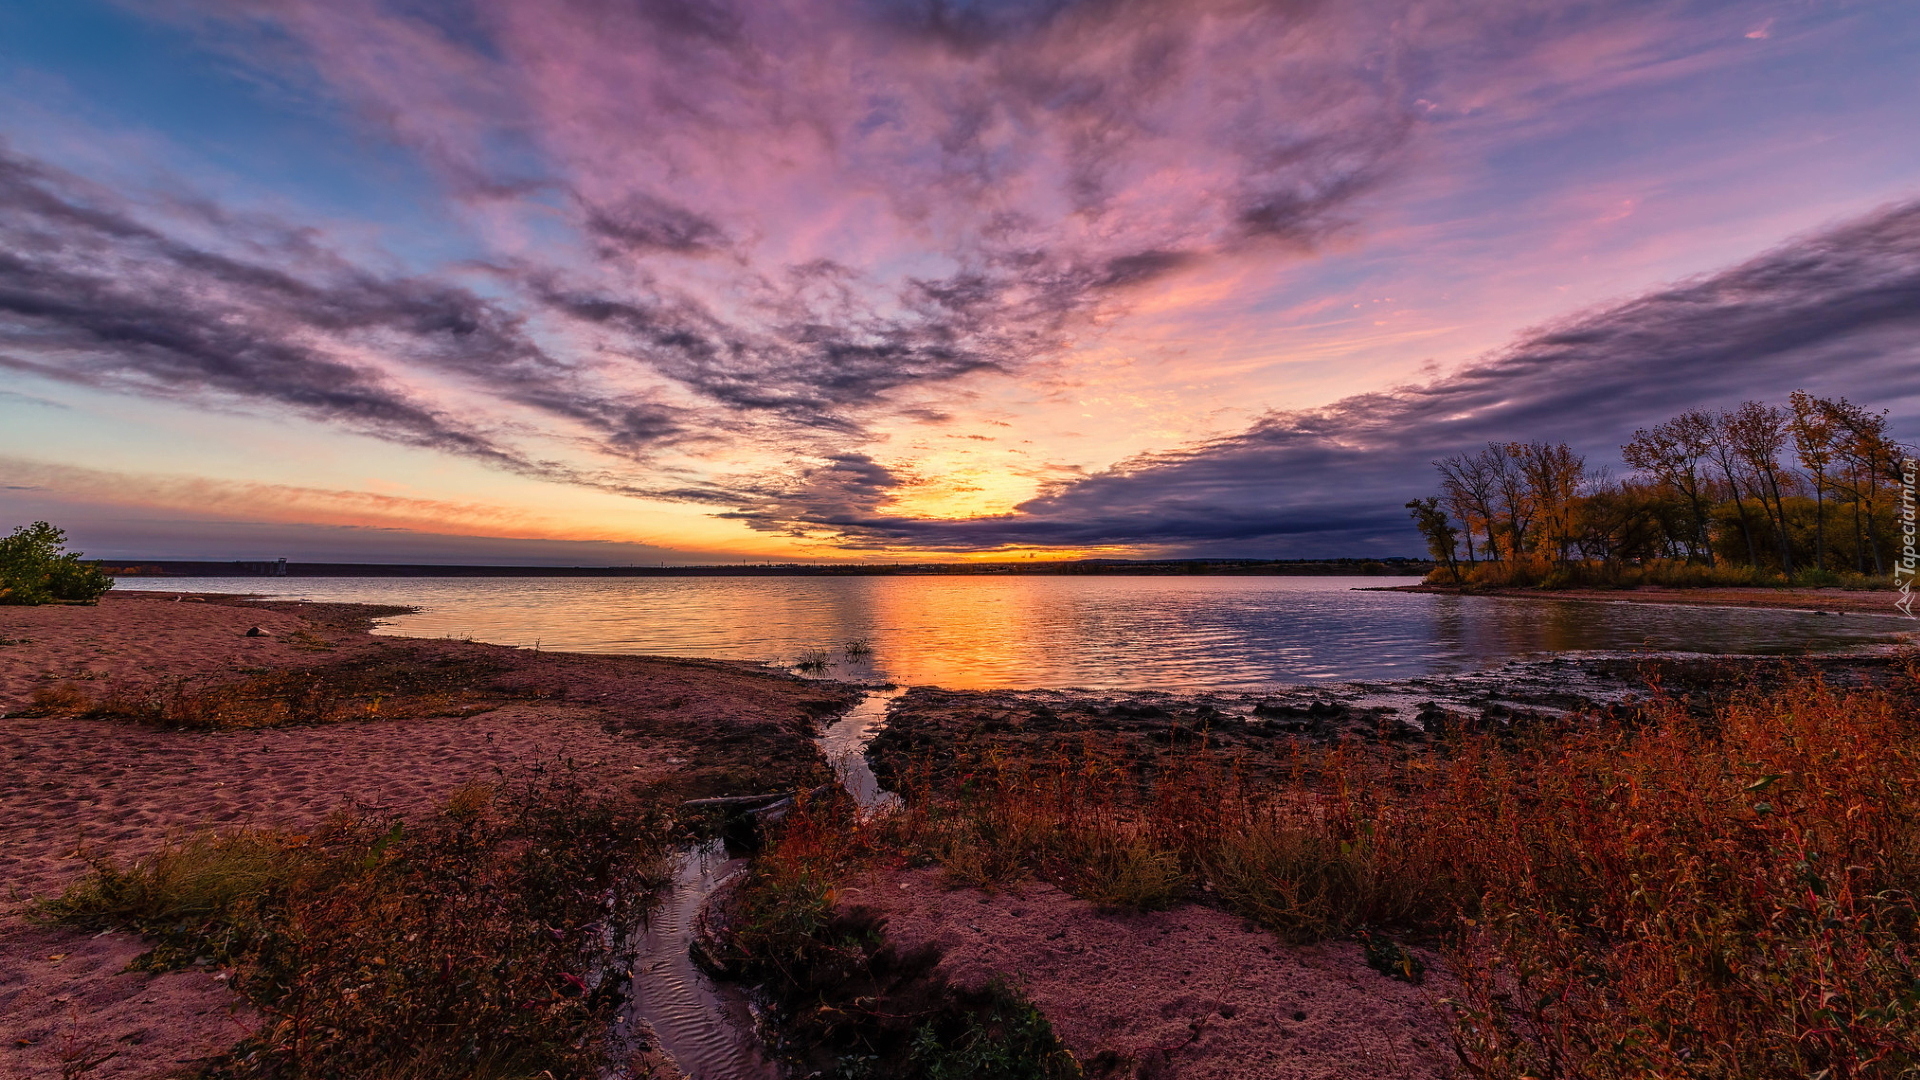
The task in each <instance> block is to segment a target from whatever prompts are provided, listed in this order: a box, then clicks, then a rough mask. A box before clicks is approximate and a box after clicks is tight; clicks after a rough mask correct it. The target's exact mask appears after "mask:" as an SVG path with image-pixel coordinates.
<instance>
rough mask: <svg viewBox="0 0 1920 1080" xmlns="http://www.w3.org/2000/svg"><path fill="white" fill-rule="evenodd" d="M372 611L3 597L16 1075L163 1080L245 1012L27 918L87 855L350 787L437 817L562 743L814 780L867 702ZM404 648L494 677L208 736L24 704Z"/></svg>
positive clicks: (687, 780) (4, 936)
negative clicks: (395, 629)
mask: <svg viewBox="0 0 1920 1080" xmlns="http://www.w3.org/2000/svg"><path fill="white" fill-rule="evenodd" d="M365 622H366V620H365V618H364V617H363V616H361V615H359V614H356V613H355V612H354V611H353V610H352V609H350V608H345V607H339V606H332V605H297V604H266V605H262V604H239V603H237V602H234V601H230V600H225V599H220V598H208V599H194V598H190V597H189V598H182V599H178V600H176V599H175V598H174V597H173V596H170V595H164V594H160V595H156V594H119V595H109V596H108V597H106V598H105V599H104V600H103V601H102V602H101V604H100V605H99V606H97V607H80V606H49V607H34V608H24V607H10V608H0V639H5V641H6V642H7V644H5V645H0V747H4V750H0V753H4V765H3V766H0V882H4V885H0V1032H4V1034H5V1040H6V1041H5V1044H4V1045H3V1046H0V1076H7V1077H23V1078H24V1077H37V1076H60V1075H63V1074H62V1069H63V1068H67V1069H71V1068H73V1067H74V1063H75V1062H88V1061H92V1062H95V1064H93V1065H92V1066H90V1067H89V1068H88V1069H87V1070H86V1071H85V1075H88V1076H94V1077H102V1078H109V1077H128V1078H134V1077H146V1076H155V1075H160V1074H163V1073H166V1072H169V1071H172V1070H176V1069H180V1068H183V1067H185V1066H187V1065H189V1064H190V1063H192V1062H193V1061H196V1060H199V1059H202V1058H205V1057H207V1056H209V1055H211V1054H214V1053H217V1052H219V1051H222V1050H224V1049H226V1048H227V1047H229V1046H231V1045H232V1044H234V1043H236V1042H237V1041H239V1039H240V1038H242V1037H244V1035H245V1034H246V1033H247V1031H248V1030H249V1014H248V1011H247V1009H246V1007H245V1004H244V1002H243V1001H242V1000H241V999H240V998H239V996H238V995H236V994H233V993H231V992H229V991H228V990H227V989H226V988H225V985H224V982H225V979H224V976H223V975H222V974H221V973H218V972H209V971H207V970H204V969H196V970H188V971H180V972H172V973H166V974H161V975H152V976H150V975H146V974H140V973H128V972H126V971H125V970H124V969H125V968H126V965H127V962H128V961H129V960H131V959H132V958H133V957H134V956H136V955H138V954H139V953H141V952H142V951H144V948H145V946H143V945H142V944H141V943H140V941H139V939H138V938H137V937H134V936H132V935H126V934H117V933H116V934H105V935H98V936H96V935H88V934H81V933H75V932H72V931H67V930H60V929H50V928H45V927H38V926H33V925H30V924H29V923H28V922H27V921H26V919H25V918H24V915H25V910H26V908H27V906H28V904H29V903H30V901H31V900H32V899H33V898H36V897H41V898H44V897H49V896H53V895H56V894H58V893H59V891H60V890H61V889H63V888H65V887H66V886H67V885H70V884H72V883H73V882H74V881H76V880H78V879H79V878H80V877H81V876H82V875H84V874H85V873H86V871H87V870H88V868H89V866H90V864H91V861H92V860H96V859H114V860H119V861H122V862H124V861H126V860H129V859H133V858H137V857H139V856H141V855H143V854H146V853H148V852H151V851H153V850H155V849H156V848H157V847H159V846H160V845H161V844H163V843H165V842H166V841H167V840H168V839H170V838H176V837H181V836H185V835H188V834H191V833H194V832H196V831H201V830H206V829H213V828H223V827H234V826H243V825H244V826H257V827H275V828H293V829H299V828H304V827H306V826H309V825H311V824H313V823H315V822H317V821H319V820H321V819H322V818H324V817H325V816H326V815H327V814H328V813H329V812H331V811H333V810H334V809H336V808H339V807H341V806H344V805H354V806H358V807H363V808H369V809H378V810H392V811H397V812H401V813H414V812H419V811H422V810H425V809H427V808H429V807H431V806H433V805H435V804H436V803H438V802H439V801H440V800H442V799H444V798H445V797H446V796H447V795H448V794H449V793H450V792H452V791H454V790H455V789H457V788H459V787H461V786H463V785H465V784H468V783H470V782H474V781H483V782H484V781H489V780H497V779H499V778H501V777H503V776H508V777H510V776H512V775H513V774H514V773H515V772H516V771H517V770H522V769H525V768H527V767H529V766H532V765H534V764H536V763H543V762H553V761H557V760H561V759H570V760H572V761H573V762H575V763H576V764H578V765H579V766H580V767H581V768H582V769H583V770H584V771H586V772H587V773H588V774H590V775H591V776H592V777H594V778H595V779H597V781H598V782H600V783H605V784H644V783H656V782H672V783H674V784H676V785H678V786H681V787H682V788H683V789H684V790H685V791H686V792H687V793H688V794H692V795H704V794H714V793H721V791H722V789H725V788H727V787H728V786H729V785H730V784H731V783H732V782H734V780H735V778H738V781H739V782H740V783H743V784H750V783H754V782H766V783H769V784H773V783H777V782H778V781H779V780H780V779H782V778H783V777H784V778H786V779H788V780H789V781H792V780H795V779H803V780H807V781H816V780H818V779H820V778H821V777H822V776H823V775H824V774H823V773H822V772H821V771H820V770H821V766H820V765H819V763H818V761H817V758H816V755H815V754H814V751H813V747H812V743H811V741H810V738H811V734H812V731H813V727H814V723H815V719H816V718H817V717H818V716H820V715H824V714H826V713H829V712H831V711H833V710H835V709H838V708H843V707H844V706H845V704H846V702H847V701H848V700H849V698H848V696H847V695H845V694H844V693H841V692H838V691H835V690H833V689H831V688H828V687H823V686H819V685H816V684H808V683H802V682H800V681H798V680H794V679H791V678H781V677H776V676H774V675H771V674H763V673H759V672H756V671H753V670H751V669H750V668H749V667H747V666H744V665H731V664H719V663H710V662H699V661H685V662H683V661H673V660H656V659H645V658H632V657H574V656H554V655H546V654H537V653H531V652H525V651H520V650H512V649H503V648H498V647H495V646H487V645H477V644H472V643H463V642H415V641H406V640H395V639H389V638H378V637H374V636H372V635H369V634H367V633H365V630H364V626H365ZM256 627H258V628H259V629H260V630H261V631H262V632H263V633H262V634H261V635H260V636H248V631H249V630H251V629H253V628H256ZM395 650H400V651H402V652H403V654H404V658H405V659H406V660H409V661H413V662H418V663H430V662H433V661H435V660H446V659H449V658H452V657H475V656H477V657H478V658H480V659H482V660H485V661H487V662H489V663H492V664H495V665H497V666H498V668H499V674H498V675H497V677H496V678H495V680H494V684H493V685H492V686H491V687H488V688H486V689H485V690H484V691H483V692H482V693H481V694H480V695H479V696H480V700H477V701H474V702H468V703H466V704H465V707H464V708H463V709H462V710H461V711H462V712H465V713H467V714H468V715H464V716H455V717H439V718H436V717H425V718H413V719H398V720H380V719H374V720H367V721H352V722H346V723H336V724H325V725H308V726H292V727H280V728H270V729H261V730H251V731H235V732H194V731H167V730H159V729H155V728H151V727H146V726H142V725H139V724H135V723H130V722H127V721H124V720H116V719H80V718H72V717H58V716H31V715H27V716H23V715H19V714H20V713H21V712H23V711H29V712H31V711H38V710H34V708H33V697H34V694H35V692H36V691H39V690H43V689H47V688H55V689H59V688H73V689H77V690H79V691H80V692H82V693H86V692H89V691H91V692H96V693H99V692H105V691H106V690H107V689H108V688H112V689H114V690H116V691H120V692H126V691H128V690H129V689H136V690H137V689H140V688H149V689H151V688H156V687H163V686H165V685H167V684H169V683H171V682H173V681H177V680H179V679H182V678H184V677H188V676H195V677H203V678H208V679H218V678H238V677H244V676H246V675H247V674H248V673H252V672H258V671H260V670H261V669H263V668H267V669H271V668H287V667H299V666H301V665H307V666H311V665H314V664H316V663H318V662H326V663H341V662H348V661H352V660H355V659H364V658H367V657H370V656H379V655H383V654H387V653H391V652H393V651H395ZM488 698H492V699H495V700H487V699H488ZM530 698H531V699H533V700H528V699H530ZM542 698H545V699H546V700H541V699H542ZM475 710H477V711H475Z"/></svg>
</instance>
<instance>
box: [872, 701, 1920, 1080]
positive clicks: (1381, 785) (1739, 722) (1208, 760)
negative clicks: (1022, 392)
mask: <svg viewBox="0 0 1920 1080" xmlns="http://www.w3.org/2000/svg"><path fill="white" fill-rule="evenodd" d="M1912 683H1913V678H1912V676H1911V675H1909V676H1908V677H1907V678H1906V679H1905V681H1904V682H1902V683H1901V684H1899V685H1896V686H1893V687H1889V688H1882V689H1863V690H1848V691H1842V690H1836V689H1833V688H1830V687H1828V686H1826V685H1824V684H1823V683H1821V682H1819V681H1818V680H1814V679H1804V680H1799V681H1794V682H1790V683H1789V684H1787V685H1785V686H1782V687H1778V688H1775V689H1771V690H1767V691H1758V690H1754V691H1748V692H1744V693H1740V694H1737V695H1735V697H1734V698H1733V699H1732V700H1730V701H1727V702H1725V703H1723V704H1722V705H1720V706H1718V707H1716V708H1714V709H1713V710H1711V712H1710V714H1708V715H1704V716H1703V715H1699V714H1697V713H1690V712H1689V711H1687V710H1686V709H1684V708H1682V707H1680V706H1679V705H1677V704H1673V705H1667V706H1663V707H1656V708H1654V709H1652V710H1651V711H1650V712H1649V713H1646V714H1643V715H1641V716H1639V717H1637V718H1634V719H1622V720H1608V719H1601V718H1593V719H1591V720H1588V721H1585V722H1583V723H1582V724H1581V725H1578V726H1576V727H1574V728H1573V729H1571V730H1566V731H1545V730H1543V731H1539V732H1535V733H1533V734H1531V735H1516V734H1514V733H1512V732H1505V733H1486V734H1455V735H1451V736H1449V737H1447V738H1445V739H1443V740H1441V742H1440V745H1439V746H1438V748H1437V749H1436V750H1435V751H1434V752H1433V753H1431V754H1428V755H1420V756H1410V757H1406V758H1402V759H1394V758H1391V757H1387V756H1383V755H1377V754H1369V753H1366V752H1365V751H1363V750H1362V749H1361V748H1358V747H1351V746H1347V747H1335V748H1331V749H1326V750H1323V751H1315V752H1312V753H1310V754H1309V753H1304V752H1303V753H1301V755H1300V756H1299V758H1298V759H1297V761H1296V767H1295V769H1294V771H1293V773H1292V776H1291V778H1290V779H1289V780H1287V781H1285V782H1281V783H1277V784H1269V785H1265V786H1262V787H1259V788H1257V789H1256V788H1255V787H1254V786H1253V785H1250V784H1248V783H1246V782H1244V781H1243V779H1242V778H1241V777H1240V775H1239V774H1238V772H1237V770H1236V769H1235V768H1234V767H1233V763H1232V762H1230V761H1223V760H1220V759H1219V758H1218V757H1217V756H1216V755H1213V754H1212V753H1211V752H1209V751H1208V750H1206V749H1205V748H1201V749H1198V750H1194V751H1191V752H1188V753H1187V755H1186V756H1185V758H1184V760H1182V761H1180V762H1178V763H1177V764H1175V765H1172V766H1168V767H1166V768H1164V769H1163V770H1162V772H1161V773H1160V775H1159V776H1157V777H1156V778H1154V779H1153V780H1152V781H1151V783H1150V784H1148V785H1147V786H1146V787H1145V788H1144V789H1143V788H1142V787H1141V785H1140V784H1139V782H1138V780H1137V778H1134V777H1132V776H1130V775H1128V774H1125V773H1124V772H1123V771H1122V770H1119V769H1109V768H1105V767H1103V766H1102V765H1101V764H1100V757H1099V754H1098V752H1097V748H1096V749H1095V750H1092V751H1088V752H1086V753H1082V754H1079V755H1076V756H1075V757H1074V759H1073V760H1071V761H1068V760H1061V761H1057V762H1040V763H1036V762H1018V763H1009V762H993V763H990V765H989V766H988V767H986V768H984V769H982V770H980V771H978V772H976V773H974V774H971V775H968V776H965V777H962V778H961V779H960V780H959V781H958V782H956V783H953V784H950V785H944V786H943V787H942V788H941V789H939V790H934V789H932V788H931V787H929V786H923V787H922V788H921V789H919V790H917V791H915V792H913V793H912V797H911V798H910V800H909V801H910V808H909V810H908V811H907V812H906V813H904V814H901V815H898V816H896V817H895V818H893V819H892V820H888V821H883V822H880V823H878V824H876V825H875V826H874V829H875V830H878V831H879V833H880V834H881V835H883V837H884V840H885V842H886V843H889V844H895V845H898V846H899V847H901V848H903V849H905V850H907V851H909V852H914V853H919V854H922V855H924V856H926V857H929V858H931V859H933V860H936V861H938V862H940V863H941V864H942V865H944V866H945V867H946V869H947V871H948V873H949V874H950V875H952V876H953V877H955V878H957V879H959V880H960V881H962V882H966V883H973V884H992V883H994V882H998V881H1006V880H1010V879H1013V878H1018V877H1023V876H1037V877H1042V878H1045V879H1048V880H1052V881H1056V882H1058V883H1060V884H1061V885H1063V886H1064V887H1066V888H1068V889H1069V890H1071V891H1074V892H1076V893H1077V894H1079V895H1082V896H1084V897H1086V898H1088V899H1092V900H1095V901H1098V902H1101V903H1107V904H1114V905H1120V906H1130V907H1142V908H1151V907H1162V906H1165V905H1167V904H1171V903H1175V902H1179V901H1183V900H1188V899H1195V900H1200V901H1203V902H1207V903H1212V904H1216V905H1219V906H1222V907H1224V908H1226V909H1228V910H1231V911H1234V912H1237V913H1240V914H1243V915H1245V916H1247V917H1248V918H1250V919H1254V920H1256V921H1258V922H1259V923H1261V924H1262V925H1264V926H1266V927H1268V928H1270V929H1271V930H1273V931H1274V932H1276V933H1278V934H1279V935H1281V936H1282V937H1285V938H1289V939H1293V940H1306V939H1312V938H1319V937H1325V936H1329V935H1337V934H1348V933H1352V934H1356V935H1361V936H1366V937H1367V939H1368V941H1369V942H1370V944H1372V945H1373V946H1374V948H1375V950H1376V951H1380V952H1382V954H1383V955H1385V954H1387V953H1391V952H1393V951H1395V950H1396V949H1397V946H1394V945H1393V944H1392V942H1391V940H1390V939H1389V938H1386V937H1384V936H1383V934H1384V933H1385V932H1388V931H1391V932H1392V933H1394V934H1399V935H1407V934H1412V935H1416V936H1425V937H1429V938H1430V939H1433V940H1437V941H1440V942H1443V943H1446V944H1447V946H1448V947H1449V948H1450V949H1451V950H1452V952H1453V966H1454V968H1455V969H1456V970H1455V974H1456V975H1457V977H1458V978H1459V980H1460V983H1461V992H1460V993H1459V995H1458V997H1457V999H1456V1001H1455V1002H1454V1008H1455V1014H1456V1019H1457V1037H1458V1049H1459V1051H1460V1055H1461V1058H1462V1061H1463V1062H1464V1063H1465V1065H1466V1067H1467V1069H1468V1071H1469V1072H1471V1073H1472V1074H1474V1075H1476V1076H1481V1077H1489V1078H1501V1080H1519V1078H1522V1077H1567V1078H1575V1077H1577V1078H1582V1080H1589V1078H1591V1080H1602V1078H1604V1080H1611V1078H1615V1077H1620V1078H1624V1077H1641V1076H1675V1077H1678V1076H1686V1077H1725V1078H1729V1080H1732V1078H1762V1077H1780V1078H1782V1080H1784V1078H1787V1077H1796V1078H1800V1077H1811V1076H1822V1077H1826V1078H1829V1080H1839V1078H1842V1077H1905V1076H1913V1075H1920V907H1917V906H1916V899H1915V891H1916V887H1920V715H1917V713H1916V707H1915V697H1914V687H1913V685H1912ZM1090 738H1092V737H1091V736H1090ZM1368 928H1372V929H1373V931H1374V933H1372V934H1371V935H1369V934H1368V933H1367V930H1368ZM1389 966H1391V965H1389ZM1406 974H1408V975H1412V974H1414V973H1413V972H1407V973H1406Z"/></svg>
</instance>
